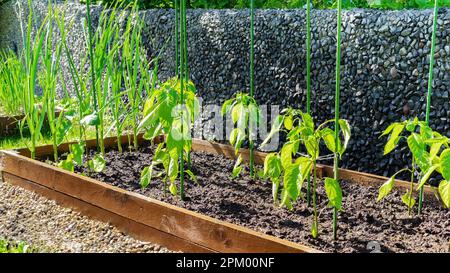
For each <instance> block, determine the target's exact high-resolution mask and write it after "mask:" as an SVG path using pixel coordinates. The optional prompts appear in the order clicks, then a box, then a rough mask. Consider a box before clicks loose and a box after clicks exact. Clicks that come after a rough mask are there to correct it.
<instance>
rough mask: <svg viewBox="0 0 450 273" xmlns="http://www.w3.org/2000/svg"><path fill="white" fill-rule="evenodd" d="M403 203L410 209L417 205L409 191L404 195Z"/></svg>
mask: <svg viewBox="0 0 450 273" xmlns="http://www.w3.org/2000/svg"><path fill="white" fill-rule="evenodd" d="M402 201H403V203H404V204H405V205H406V206H407V207H408V208H412V207H414V205H415V204H416V200H415V199H414V198H413V196H412V193H411V192H409V191H407V192H406V193H405V194H403V195H402Z"/></svg>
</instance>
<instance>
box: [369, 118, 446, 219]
mask: <svg viewBox="0 0 450 273" xmlns="http://www.w3.org/2000/svg"><path fill="white" fill-rule="evenodd" d="M386 135H388V136H389V139H388V141H387V143H386V145H385V147H384V154H385V155H387V154H389V153H391V152H392V151H394V150H395V148H396V147H397V145H398V143H399V142H400V141H401V140H406V142H407V145H408V148H409V151H410V152H411V155H412V160H411V161H412V162H411V167H408V168H404V169H402V170H399V171H398V172H396V173H395V174H394V175H393V176H392V177H391V178H390V179H389V180H388V181H386V182H385V183H384V184H383V185H382V186H381V187H380V189H379V194H378V198H377V201H381V200H382V199H383V198H384V197H386V196H387V195H388V194H389V193H390V192H391V191H392V189H393V188H394V185H395V178H396V176H398V175H399V174H400V173H403V172H408V173H410V174H411V180H410V182H411V183H410V185H411V186H410V189H409V190H408V191H407V192H406V193H405V194H403V195H402V201H403V203H404V204H405V205H406V206H407V207H408V212H409V214H410V215H411V213H412V208H413V207H414V205H415V204H416V199H415V197H414V196H413V193H414V181H415V178H416V172H419V176H418V177H419V179H420V181H421V183H420V185H419V187H418V189H419V190H420V188H422V186H423V185H424V184H425V182H426V181H427V180H428V179H429V178H430V176H431V174H432V173H433V172H434V171H442V167H441V166H442V163H441V162H445V161H446V159H445V154H444V157H443V158H442V159H441V157H440V156H439V152H440V150H441V148H442V147H448V143H449V140H448V139H447V138H446V137H443V136H442V135H441V134H439V133H438V132H434V131H433V130H432V129H431V128H430V127H429V126H428V125H427V122H425V121H419V119H418V118H415V119H413V120H407V121H403V122H395V123H392V124H391V125H389V126H388V127H387V128H386V130H385V131H384V132H383V134H382V135H381V137H383V136H386ZM444 164H445V163H444Z"/></svg>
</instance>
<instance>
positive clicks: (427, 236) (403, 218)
mask: <svg viewBox="0 0 450 273" xmlns="http://www.w3.org/2000/svg"><path fill="white" fill-rule="evenodd" d="M152 154H153V151H152V148H151V147H145V148H141V149H140V151H139V152H124V153H123V154H119V153H118V152H117V151H109V152H108V153H107V156H106V161H107V167H106V169H105V171H104V172H103V173H99V174H97V173H91V172H89V171H88V170H87V169H78V170H77V171H79V172H84V173H85V174H87V175H88V176H90V177H92V178H95V179H98V180H100V181H103V182H107V183H109V184H111V185H113V186H117V187H120V188H123V189H126V190H129V191H133V192H137V193H141V194H143V195H146V196H149V197H152V198H155V199H158V200H162V201H165V202H168V203H171V204H174V205H177V206H179V207H183V208H186V209H189V210H192V211H196V212H200V213H202V214H205V215H209V216H211V217H214V218H217V219H220V220H224V221H227V222H231V223H235V224H238V225H241V226H245V227H248V228H251V229H253V230H256V231H259V232H262V233H266V234H269V235H274V236H277V237H279V238H282V239H287V240H290V241H293V242H297V243H300V244H304V245H308V246H311V247H314V248H316V249H319V250H322V251H327V252H370V251H372V250H373V249H375V250H377V249H378V247H377V246H379V250H380V251H382V252H446V251H448V248H449V239H450V210H448V209H444V208H443V207H442V206H441V205H440V204H439V203H438V202H435V200H434V199H436V198H435V197H428V199H427V200H426V201H425V207H424V210H423V213H422V215H421V216H415V215H414V216H412V217H410V216H409V215H408V212H407V208H406V207H405V206H404V205H403V204H402V202H401V198H400V196H401V193H399V192H395V193H393V194H391V195H390V196H389V197H387V198H386V199H385V200H384V201H382V202H380V203H377V202H376V196H377V193H378V187H364V186H360V185H356V184H352V183H348V182H345V181H342V182H341V183H342V188H343V192H344V200H343V207H344V210H345V211H343V212H341V213H340V214H339V233H338V237H339V238H338V240H336V241H333V239H332V229H331V219H332V210H331V209H330V208H327V207H326V200H325V197H324V190H323V187H322V185H323V184H322V182H319V190H318V194H319V205H320V208H325V209H322V210H321V214H320V219H319V221H320V227H319V238H318V239H313V238H312V236H311V235H310V226H311V219H312V209H311V208H308V207H307V206H306V204H305V202H304V201H299V202H298V203H297V204H295V206H294V210H293V211H288V210H286V209H281V208H278V207H275V206H274V205H273V202H272V197H271V196H272V194H271V184H270V183H269V182H265V181H261V180H251V179H249V178H248V173H243V175H242V178H240V179H236V180H232V179H231V178H230V177H231V170H232V168H233V165H234V162H233V161H231V160H229V159H227V158H224V157H222V156H217V155H212V154H206V153H200V152H194V153H193V154H192V163H193V164H192V165H193V172H194V173H195V175H196V176H197V178H198V181H199V182H200V184H201V186H197V185H196V184H194V183H193V182H189V183H188V188H187V190H186V193H187V200H186V201H184V202H182V201H180V200H179V198H178V197H173V196H171V195H170V194H168V195H167V196H166V197H164V194H163V191H162V189H163V185H162V182H161V180H159V179H155V180H154V181H152V182H151V184H150V186H149V188H147V189H141V188H140V185H139V179H140V174H141V170H142V169H143V168H144V167H145V166H148V165H149V164H150V162H151V158H152ZM432 199H433V200H432Z"/></svg>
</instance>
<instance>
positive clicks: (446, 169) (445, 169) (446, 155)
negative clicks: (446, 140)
mask: <svg viewBox="0 0 450 273" xmlns="http://www.w3.org/2000/svg"><path fill="white" fill-rule="evenodd" d="M440 159H441V166H442V168H441V169H442V176H443V177H444V179H445V180H447V181H449V180H450V149H445V150H444V151H443V152H442V153H441V157H440Z"/></svg>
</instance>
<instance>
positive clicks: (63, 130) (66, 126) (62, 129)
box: [56, 118, 72, 146]
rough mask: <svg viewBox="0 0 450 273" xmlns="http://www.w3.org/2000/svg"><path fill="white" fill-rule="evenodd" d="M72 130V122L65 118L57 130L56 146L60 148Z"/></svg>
mask: <svg viewBox="0 0 450 273" xmlns="http://www.w3.org/2000/svg"><path fill="white" fill-rule="evenodd" d="M71 128H72V122H71V121H70V120H69V119H66V118H63V119H62V120H61V123H59V126H58V128H57V130H56V145H57V146H59V145H60V144H61V143H62V142H63V141H64V138H65V137H66V135H67V133H68V132H69V130H70V129H71Z"/></svg>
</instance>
